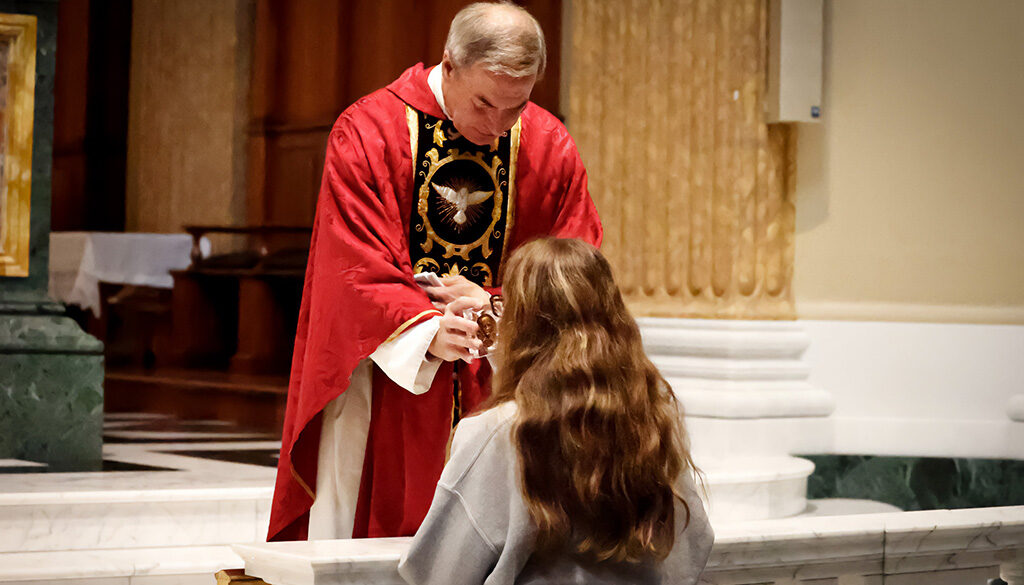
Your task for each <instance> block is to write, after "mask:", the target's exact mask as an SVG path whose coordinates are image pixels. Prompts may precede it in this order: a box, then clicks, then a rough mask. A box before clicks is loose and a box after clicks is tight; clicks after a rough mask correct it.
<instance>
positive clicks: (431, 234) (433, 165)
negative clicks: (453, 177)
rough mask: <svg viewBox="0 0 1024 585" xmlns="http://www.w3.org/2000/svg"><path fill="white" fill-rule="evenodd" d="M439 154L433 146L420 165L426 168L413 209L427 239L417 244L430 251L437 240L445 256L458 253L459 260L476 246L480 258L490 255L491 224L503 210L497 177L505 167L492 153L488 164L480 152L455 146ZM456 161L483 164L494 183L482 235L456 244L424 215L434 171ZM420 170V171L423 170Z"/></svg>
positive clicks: (499, 216)
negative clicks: (480, 253) (417, 202)
mask: <svg viewBox="0 0 1024 585" xmlns="http://www.w3.org/2000/svg"><path fill="white" fill-rule="evenodd" d="M440 157H441V154H440V153H439V152H438V151H437V149H436V148H435V149H432V150H430V151H429V152H427V159H428V161H424V164H426V165H428V166H427V170H426V177H425V179H424V181H423V186H422V187H420V192H419V204H418V205H417V208H416V210H417V211H418V212H419V214H420V218H421V219H422V220H423V226H424V228H425V229H426V231H427V241H425V242H423V244H421V246H422V247H423V251H424V252H430V250H431V249H432V248H433V247H434V242H437V244H438V245H440V246H442V247H444V257H445V258H451V257H452V256H459V257H460V258H462V259H463V260H469V253H470V252H471V251H473V250H474V249H476V248H481V252H482V253H483V256H484V258H490V257H491V246H490V239H491V234H492V233H493V232H494V226H495V225H497V223H498V222H499V221H501V215H502V211H503V207H502V199H503V196H502V193H501V187H502V179H501V177H503V176H504V175H506V170H505V168H504V166H503V165H502V164H501V159H500V158H498V157H497V156H494V157H493V158H492V159H491V163H490V164H487V162H486V161H485V160H484V155H483V153H479V152H478V153H475V154H470V153H463V152H461V151H459V149H457V148H453V149H452V150H450V151H449V153H448V156H446V157H444V158H440ZM457 160H465V161H472V162H474V163H476V164H478V165H480V166H481V167H483V169H484V171H486V172H487V175H488V176H490V177H491V180H492V181H493V182H494V195H493V196H494V207H493V211H492V212H491V223H490V225H488V226H487V229H486V230H485V231H484V233H483V235H481V236H480V237H479V238H477V239H476V240H475V241H473V242H470V243H468V244H456V243H454V242H449V241H447V240H445V239H444V238H442V237H441V236H439V235H438V234H437V231H436V230H435V229H434V226H433V225H432V224H431V222H430V218H429V217H427V211H428V210H429V208H430V186H431V184H432V180H433V178H434V174H435V173H437V171H438V170H439V169H440V168H441V167H443V166H444V165H446V164H449V163H451V162H453V161H457ZM420 172H421V173H422V172H423V171H420Z"/></svg>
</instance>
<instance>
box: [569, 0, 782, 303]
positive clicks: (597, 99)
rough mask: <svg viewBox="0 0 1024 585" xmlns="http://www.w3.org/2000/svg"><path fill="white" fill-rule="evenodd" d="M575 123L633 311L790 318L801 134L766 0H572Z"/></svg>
mask: <svg viewBox="0 0 1024 585" xmlns="http://www.w3.org/2000/svg"><path fill="white" fill-rule="evenodd" d="M571 9H572V15H571V22H572V23H573V27H572V28H573V37H572V46H573V48H572V51H571V55H572V66H571V67H570V68H569V72H570V77H569V92H568V95H569V98H570V100H569V102H570V103H569V116H568V121H569V127H570V129H571V130H572V133H573V136H574V137H575V139H576V142H577V145H578V146H579V149H580V153H581V154H582V156H583V160H584V162H585V163H586V166H587V171H588V173H589V176H590V178H591V182H590V192H591V195H592V196H593V198H594V201H595V204H596V205H597V208H598V211H599V212H600V214H601V219H602V223H603V225H604V228H605V239H604V244H603V245H602V252H603V253H604V254H605V255H606V256H607V257H608V259H609V261H610V262H611V264H612V266H613V267H614V269H615V276H616V280H617V281H618V283H619V285H620V286H621V288H622V292H623V296H624V297H625V299H626V301H627V303H628V304H629V305H630V307H631V308H632V309H633V310H634V312H635V313H636V314H638V315H651V316H655V315H656V316H666V317H710V318H742V319H792V318H794V315H795V311H794V302H793V292H792V280H793V237H794V230H795V227H794V226H795V223H794V208H793V203H792V198H791V193H792V190H793V177H794V176H795V175H794V162H795V155H794V153H793V150H792V149H793V145H794V144H795V142H794V135H793V134H792V131H791V129H790V128H789V127H788V126H785V125H771V126H769V125H767V124H766V123H765V119H764V114H763V109H762V104H763V101H764V95H765V65H764V62H765V52H766V22H767V2H766V0H734V1H733V0H730V1H729V2H706V1H700V2H662V1H656V2H646V1H643V0H624V1H623V2H573V3H572V4H571Z"/></svg>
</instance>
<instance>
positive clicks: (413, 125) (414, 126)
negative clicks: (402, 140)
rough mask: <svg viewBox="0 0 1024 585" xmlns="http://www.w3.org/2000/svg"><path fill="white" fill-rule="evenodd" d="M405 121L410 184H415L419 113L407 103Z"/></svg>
mask: <svg viewBox="0 0 1024 585" xmlns="http://www.w3.org/2000/svg"><path fill="white" fill-rule="evenodd" d="M405 122H406V123H407V124H409V147H410V150H409V152H410V158H411V159H412V184H413V185H415V184H416V143H417V142H419V138H420V120H419V114H418V113H417V112H416V110H414V109H412V107H411V106H409V105H408V104H406V105H405Z"/></svg>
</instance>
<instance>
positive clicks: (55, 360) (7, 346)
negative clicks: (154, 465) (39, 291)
mask: <svg viewBox="0 0 1024 585" xmlns="http://www.w3.org/2000/svg"><path fill="white" fill-rule="evenodd" d="M6 308H7V309H8V310H10V309H11V307H10V306H9V305H8V306H7V307H6ZM102 451H103V344H102V343H101V342H100V341H98V340H97V339H96V338H94V337H92V336H90V335H88V334H86V333H85V332H83V331H82V330H81V329H80V328H79V327H78V325H77V324H76V323H75V322H74V321H72V320H71V319H70V318H68V317H65V316H63V315H58V314H39V313H28V312H17V313H14V312H7V313H0V459H24V460H28V461H38V462H41V463H48V464H50V465H52V466H54V467H59V468H64V469H68V470H72V469H91V468H93V467H95V466H97V465H99V464H100V463H101V462H102Z"/></svg>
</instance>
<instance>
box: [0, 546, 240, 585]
mask: <svg viewBox="0 0 1024 585" xmlns="http://www.w3.org/2000/svg"><path fill="white" fill-rule="evenodd" d="M243 566H244V563H243V562H242V559H241V558H240V557H239V556H238V555H236V554H235V553H234V552H233V551H232V550H231V547H230V546H227V545H217V546H183V547H155V548H129V549H113V550H75V551H54V552H20V553H0V583H3V584H5V585H41V584H44V583H61V584H65V585H213V583H215V577H214V575H215V574H216V573H217V571H220V570H222V569H240V568H242V567H243Z"/></svg>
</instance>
